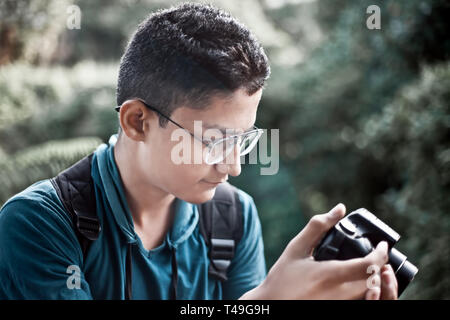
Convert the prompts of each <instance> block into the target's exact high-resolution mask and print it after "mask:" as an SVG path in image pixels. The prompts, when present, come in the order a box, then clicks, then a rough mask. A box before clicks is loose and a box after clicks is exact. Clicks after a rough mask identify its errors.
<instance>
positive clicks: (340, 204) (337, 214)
mask: <svg viewBox="0 0 450 320" xmlns="http://www.w3.org/2000/svg"><path fill="white" fill-rule="evenodd" d="M343 205H344V204H342V203H338V204H337V205H336V206H335V207H334V208H333V209H331V210H330V214H331V215H332V216H333V217H338V216H339V213H338V212H339V210H338V209H339V207H340V206H343Z"/></svg>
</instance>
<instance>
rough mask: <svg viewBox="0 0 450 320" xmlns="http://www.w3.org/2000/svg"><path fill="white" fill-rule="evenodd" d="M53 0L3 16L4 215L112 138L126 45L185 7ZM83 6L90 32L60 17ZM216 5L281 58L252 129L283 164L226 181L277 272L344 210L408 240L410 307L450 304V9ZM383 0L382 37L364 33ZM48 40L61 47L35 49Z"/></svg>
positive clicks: (323, 3)
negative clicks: (363, 212) (263, 133)
mask: <svg viewBox="0 0 450 320" xmlns="http://www.w3.org/2000/svg"><path fill="white" fill-rule="evenodd" d="M57 2H58V1H57V0H36V1H33V2H29V1H24V0H21V1H16V2H15V1H6V0H5V1H4V2H2V6H0V12H1V13H0V17H2V19H1V21H2V22H1V23H0V65H1V64H3V65H2V66H0V185H2V188H1V191H0V205H1V203H3V202H4V201H5V200H6V199H8V198H9V197H10V196H12V195H13V194H14V193H16V192H18V191H20V190H21V189H23V188H25V187H27V186H28V185H30V184H31V183H33V182H36V181H37V180H40V179H44V178H46V177H50V176H53V175H55V174H56V173H58V172H59V171H61V170H62V169H63V168H65V167H68V166H69V165H70V164H72V163H74V162H75V161H76V160H78V159H80V158H81V157H82V156H83V155H85V154H88V153H89V152H91V151H92V150H93V149H94V148H95V146H96V145H98V144H99V143H101V142H102V141H103V142H106V141H107V139H108V138H109V136H110V135H111V134H113V133H114V132H115V131H116V130H117V114H115V112H114V110H113V107H114V106H115V83H116V72H117V68H118V59H119V58H120V56H121V54H122V52H123V49H124V47H125V45H126V42H127V40H128V38H129V36H130V35H131V33H132V32H133V31H134V29H135V27H136V26H137V24H138V23H139V22H140V21H141V19H142V18H144V17H145V16H146V15H147V14H148V13H149V12H151V11H153V10H155V9H156V8H161V7H167V6H169V5H170V4H174V3H177V2H178V1H150V0H146V1H144V0H142V1H140V0H122V1H120V0H115V1H95V2H94V1H88V0H79V1H66V2H64V3H63V2H59V3H58V4H57ZM72 3H75V4H77V5H78V6H79V7H80V8H81V12H82V21H81V29H80V30H68V29H67V28H65V18H66V17H67V14H66V10H65V9H64V8H63V9H59V11H58V10H57V9H55V8H57V5H62V7H64V6H66V7H67V6H68V5H69V4H72ZM212 3H213V4H215V5H217V6H220V7H223V8H224V9H226V10H229V11H231V13H232V14H233V15H235V16H237V17H238V18H239V19H240V20H241V21H242V22H244V23H245V24H247V25H249V27H250V28H251V29H252V30H253V31H254V32H255V33H256V35H257V36H258V38H260V40H261V41H262V42H263V45H264V47H265V48H266V52H267V53H268V56H269V59H270V60H271V66H272V76H271V79H269V83H268V86H267V89H266V90H265V93H264V95H263V99H262V101H261V104H260V107H259V112H258V120H257V125H258V126H259V127H262V128H279V129H280V170H279V172H278V174H276V175H273V176H262V175H261V174H260V166H255V165H244V167H243V171H242V174H241V176H239V177H237V178H234V179H231V181H232V183H234V184H235V185H236V186H238V187H241V188H242V189H243V190H245V191H247V192H248V193H249V194H251V195H252V196H253V198H254V199H255V203H256V205H257V207H258V210H259V214H260V217H261V221H262V226H263V235H264V241H265V249H266V260H267V265H268V267H270V266H271V265H272V264H273V262H274V261H275V260H276V259H277V257H278V256H279V255H280V254H281V251H282V250H283V248H284V247H285V245H286V244H287V242H288V241H289V240H290V239H291V238H292V237H293V236H294V235H295V234H296V233H297V232H299V231H300V230H301V228H302V227H303V226H304V225H305V223H306V221H307V220H308V219H309V218H310V217H311V216H312V215H314V214H317V213H323V212H326V211H328V210H329V209H330V208H332V207H333V206H334V205H335V204H337V203H339V202H343V203H344V204H346V206H347V211H348V212H351V211H352V210H355V209H357V208H360V207H365V208H367V209H368V210H370V211H372V212H373V213H375V214H376V215H377V216H379V217H380V218H381V219H382V220H383V221H385V222H386V223H387V224H389V225H390V226H391V227H392V228H393V229H394V230H396V231H398V232H399V233H400V234H401V235H402V239H401V241H400V242H399V244H398V248H399V249H400V250H401V251H404V252H405V253H406V254H407V255H408V257H409V259H410V260H411V261H412V262H413V263H415V264H416V265H417V266H418V267H419V273H418V275H417V277H416V279H415V280H414V282H413V283H412V284H411V285H410V287H408V289H407V290H406V291H405V293H404V295H403V296H402V297H403V298H414V299H417V298H418V299H431V298H434V299H443V298H444V299H448V298H450V274H449V271H450V270H449V266H450V249H449V243H450V239H449V238H450V204H449V195H450V193H449V175H450V173H449V166H450V165H449V163H450V146H449V127H450V116H449V112H448V111H449V101H450V64H449V54H450V39H449V37H448V31H449V20H448V16H450V14H449V13H450V4H449V2H448V1H445V0H434V1H421V0H410V1H371V0H362V1H348V0H319V1H295V0H277V1H275V0H247V1H225V0H222V1H221V0H217V1H212ZM372 4H377V5H378V6H379V7H380V8H381V30H369V29H367V28H366V25H365V23H366V19H367V17H368V14H366V8H367V7H368V6H369V5H372ZM62 7H59V8H62ZM46 8H49V9H48V11H46ZM50 9H51V10H50ZM36 12H40V14H37V13H36ZM3 17H8V19H6V18H5V19H3ZM34 18H36V19H37V20H38V21H37V22H36V21H35V22H33V19H34ZM39 21H40V22H39ZM50 35H51V36H50ZM43 38H48V39H53V42H52V41H50V42H51V43H50V44H49V45H45V46H39V45H35V44H36V43H38V44H39V43H40V42H39V41H40V40H43ZM55 39H57V40H55ZM32 44H33V45H32Z"/></svg>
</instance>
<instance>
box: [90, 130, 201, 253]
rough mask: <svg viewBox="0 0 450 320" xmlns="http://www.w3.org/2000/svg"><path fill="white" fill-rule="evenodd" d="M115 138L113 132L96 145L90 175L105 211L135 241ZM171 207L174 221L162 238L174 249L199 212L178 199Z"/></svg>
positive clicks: (188, 232) (190, 229)
mask: <svg viewBox="0 0 450 320" xmlns="http://www.w3.org/2000/svg"><path fill="white" fill-rule="evenodd" d="M116 141H117V134H114V135H112V136H111V138H110V139H109V142H108V144H102V145H100V146H99V147H98V148H97V150H96V151H95V152H94V158H93V166H92V176H93V179H94V181H95V183H96V184H97V185H98V186H100V188H101V189H102V191H103V192H102V195H103V201H105V202H107V203H108V204H109V205H108V206H104V208H105V210H110V211H112V216H113V217H114V221H115V222H116V224H117V225H118V226H119V228H120V230H121V231H122V233H123V234H124V235H125V237H126V238H127V239H128V241H129V242H136V240H137V235H136V232H135V231H134V225H133V219H132V217H131V212H130V210H129V206H128V203H127V200H126V197H125V192H124V187H123V183H122V179H121V177H120V174H119V170H118V168H117V164H116V161H115V159H114V146H115V143H116ZM98 200H99V199H98V198H97V201H98ZM174 209H175V216H174V222H173V225H172V227H171V229H170V231H169V232H168V234H167V237H166V239H167V240H168V243H169V245H170V246H172V247H175V248H176V247H177V246H178V245H179V244H180V243H182V242H183V241H185V240H186V239H187V238H188V237H189V236H190V235H191V234H192V232H193V231H194V229H195V227H196V226H197V223H198V219H199V214H198V210H197V206H196V205H194V204H192V203H189V202H186V201H184V200H182V199H179V198H175V203H174Z"/></svg>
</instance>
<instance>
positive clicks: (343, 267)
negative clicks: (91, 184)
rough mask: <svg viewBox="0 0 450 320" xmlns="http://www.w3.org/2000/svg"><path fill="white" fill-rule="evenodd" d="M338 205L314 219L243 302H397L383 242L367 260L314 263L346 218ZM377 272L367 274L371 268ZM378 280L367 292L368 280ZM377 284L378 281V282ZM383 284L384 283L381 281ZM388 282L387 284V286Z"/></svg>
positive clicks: (342, 207) (394, 284) (341, 207)
mask: <svg viewBox="0 0 450 320" xmlns="http://www.w3.org/2000/svg"><path fill="white" fill-rule="evenodd" d="M345 210H346V209H345V206H344V205H343V204H339V205H337V206H336V207H334V208H333V209H332V210H330V211H329V212H328V213H325V214H321V215H316V216H314V217H312V218H311V220H310V221H309V222H308V224H307V225H306V227H305V228H304V229H303V230H302V231H301V232H300V233H299V234H298V235H297V236H296V237H294V238H293V239H292V240H291V241H290V242H289V244H288V245H287V247H286V249H285V250H284V252H283V254H282V255H281V256H280V258H279V259H278V260H277V262H276V263H275V264H274V265H273V267H272V268H271V269H270V271H269V273H268V275H267V277H266V279H265V280H264V281H263V282H262V284H261V285H260V286H258V287H256V288H255V289H253V290H251V291H249V292H248V293H246V294H245V295H244V296H243V297H242V298H243V299H245V298H248V299H363V298H366V299H379V298H382V299H395V298H396V297H397V290H396V286H397V282H396V279H395V275H394V273H393V271H392V268H390V269H389V267H387V266H385V264H386V263H387V260H388V253H387V251H388V246H387V243H386V242H380V243H379V245H378V246H377V247H376V249H375V250H374V251H372V252H371V253H370V254H368V255H367V256H366V257H364V258H356V259H350V260H345V261H338V260H329V261H315V260H314V258H313V257H312V252H313V249H314V247H315V246H317V245H318V243H319V242H320V240H321V239H322V238H323V236H324V235H325V233H326V232H327V231H328V230H329V229H330V228H332V227H333V226H334V225H335V224H336V223H337V222H338V221H339V220H340V219H342V218H343V217H344V215H345ZM373 265H375V266H376V267H374V268H373V269H374V270H378V271H379V272H378V273H377V274H371V273H370V272H368V268H369V266H373ZM369 270H370V269H369ZM369 276H371V277H372V278H371V279H372V280H374V277H375V278H376V277H378V281H375V283H377V284H378V285H376V286H373V285H372V286H370V287H371V289H368V283H367V279H368V278H369ZM375 280H376V279H375ZM380 280H383V281H380ZM385 280H387V282H385Z"/></svg>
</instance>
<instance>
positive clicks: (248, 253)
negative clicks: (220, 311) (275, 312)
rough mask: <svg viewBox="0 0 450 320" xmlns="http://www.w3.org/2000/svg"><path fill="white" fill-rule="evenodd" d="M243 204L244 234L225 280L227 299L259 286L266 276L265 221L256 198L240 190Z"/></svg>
mask: <svg viewBox="0 0 450 320" xmlns="http://www.w3.org/2000/svg"><path fill="white" fill-rule="evenodd" d="M238 192H239V198H240V199H241V204H242V216H243V217H242V218H243V235H242V239H241V241H240V242H239V243H238V245H237V247H236V253H235V256H234V258H233V260H232V261H231V264H230V267H229V269H228V280H227V281H225V282H224V283H223V299H225V300H234V299H238V298H240V297H241V296H242V295H243V294H244V293H246V292H247V291H249V290H251V289H253V288H254V287H256V286H258V285H259V284H260V283H261V282H262V281H263V280H264V278H265V277H266V273H267V271H266V263H265V258H264V244H263V238H262V230H261V223H260V220H259V217H258V211H257V209H256V206H255V203H254V201H253V198H252V197H251V196H250V195H248V194H247V193H245V192H243V191H242V190H238Z"/></svg>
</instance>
